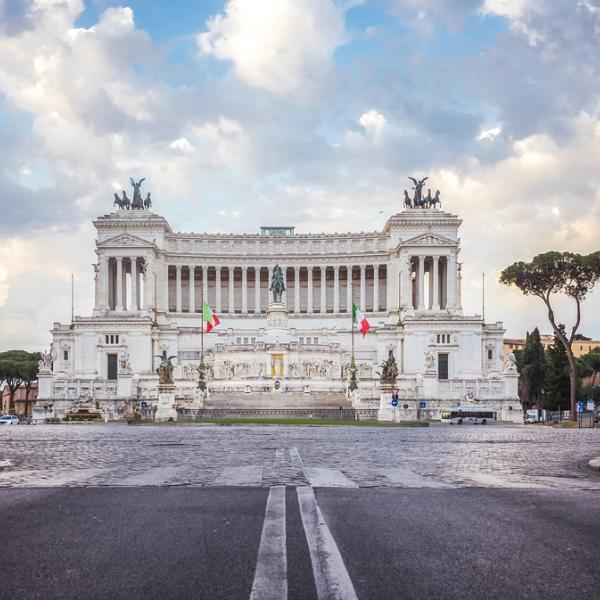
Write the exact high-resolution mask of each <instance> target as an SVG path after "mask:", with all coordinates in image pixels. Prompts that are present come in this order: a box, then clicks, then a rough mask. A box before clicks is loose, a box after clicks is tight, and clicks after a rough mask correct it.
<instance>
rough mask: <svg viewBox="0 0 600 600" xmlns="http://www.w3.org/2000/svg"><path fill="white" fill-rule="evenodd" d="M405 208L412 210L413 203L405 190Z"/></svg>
mask: <svg viewBox="0 0 600 600" xmlns="http://www.w3.org/2000/svg"><path fill="white" fill-rule="evenodd" d="M404 208H412V201H411V199H410V196H409V195H408V192H407V191H406V190H404Z"/></svg>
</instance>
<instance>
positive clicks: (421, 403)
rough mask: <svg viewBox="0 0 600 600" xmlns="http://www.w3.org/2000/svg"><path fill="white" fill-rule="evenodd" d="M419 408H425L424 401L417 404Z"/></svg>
mask: <svg viewBox="0 0 600 600" xmlns="http://www.w3.org/2000/svg"><path fill="white" fill-rule="evenodd" d="M419 408H427V402H425V400H421V402H419Z"/></svg>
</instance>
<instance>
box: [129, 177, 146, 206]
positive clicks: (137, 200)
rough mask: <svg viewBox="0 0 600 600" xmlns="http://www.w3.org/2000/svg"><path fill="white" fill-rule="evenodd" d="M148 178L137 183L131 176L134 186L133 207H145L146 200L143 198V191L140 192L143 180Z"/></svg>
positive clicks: (130, 179)
mask: <svg viewBox="0 0 600 600" xmlns="http://www.w3.org/2000/svg"><path fill="white" fill-rule="evenodd" d="M145 180H146V178H145V177H144V178H143V179H140V180H139V181H138V182H137V183H136V182H135V181H134V180H133V179H132V178H131V177H130V178H129V181H131V185H132V186H133V201H132V202H131V208H135V209H138V210H140V209H142V208H144V201H143V200H142V192H140V187H141V185H142V181H145Z"/></svg>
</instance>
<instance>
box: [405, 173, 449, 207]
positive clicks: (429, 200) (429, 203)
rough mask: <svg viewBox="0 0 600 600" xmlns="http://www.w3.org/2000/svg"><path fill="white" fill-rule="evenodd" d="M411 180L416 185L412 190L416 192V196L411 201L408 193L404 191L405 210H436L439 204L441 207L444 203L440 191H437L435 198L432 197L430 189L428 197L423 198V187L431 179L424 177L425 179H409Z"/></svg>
mask: <svg viewBox="0 0 600 600" xmlns="http://www.w3.org/2000/svg"><path fill="white" fill-rule="evenodd" d="M409 179H410V180H411V181H412V182H413V183H414V185H413V188H412V189H413V190H415V194H414V196H413V197H412V199H411V197H410V196H409V195H408V192H407V191H406V190H404V207H405V208H436V207H437V205H438V204H439V205H440V207H441V205H442V201H441V199H440V190H437V191H436V193H435V196H432V195H431V190H430V189H428V190H427V196H423V186H424V185H425V182H426V181H427V180H428V179H429V177H424V178H423V179H415V178H414V177H409Z"/></svg>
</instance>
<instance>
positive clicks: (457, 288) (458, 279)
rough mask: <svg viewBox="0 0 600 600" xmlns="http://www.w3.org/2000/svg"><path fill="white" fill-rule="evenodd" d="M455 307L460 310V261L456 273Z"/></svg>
mask: <svg viewBox="0 0 600 600" xmlns="http://www.w3.org/2000/svg"><path fill="white" fill-rule="evenodd" d="M456 308H457V309H458V310H462V268H461V264H460V263H458V265H457V273H456Z"/></svg>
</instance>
